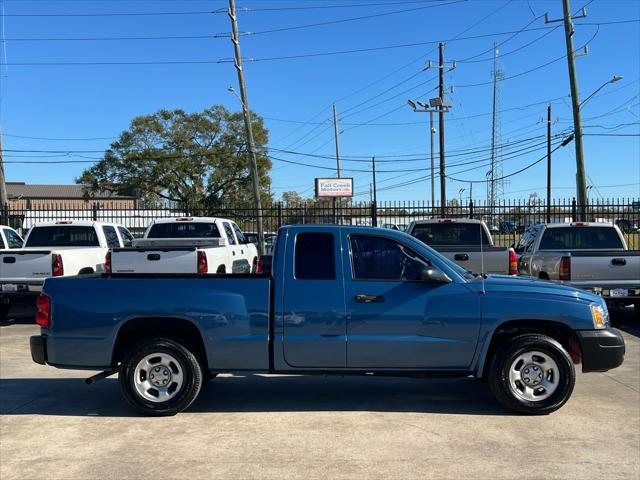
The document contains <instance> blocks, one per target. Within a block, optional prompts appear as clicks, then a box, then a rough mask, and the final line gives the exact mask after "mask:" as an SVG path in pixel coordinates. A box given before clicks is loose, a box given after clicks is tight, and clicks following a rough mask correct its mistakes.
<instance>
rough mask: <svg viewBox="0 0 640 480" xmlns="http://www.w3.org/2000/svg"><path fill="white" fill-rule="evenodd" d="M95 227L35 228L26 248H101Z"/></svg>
mask: <svg viewBox="0 0 640 480" xmlns="http://www.w3.org/2000/svg"><path fill="white" fill-rule="evenodd" d="M99 246H100V243H99V242H98V235H96V230H95V228H93V227H80V226H70V225H55V226H51V227H33V229H32V230H31V232H30V234H29V237H28V238H27V243H26V245H25V247H99Z"/></svg>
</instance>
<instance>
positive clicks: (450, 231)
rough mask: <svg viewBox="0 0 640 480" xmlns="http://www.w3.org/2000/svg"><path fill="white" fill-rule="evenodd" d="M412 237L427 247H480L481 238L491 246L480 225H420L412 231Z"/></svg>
mask: <svg viewBox="0 0 640 480" xmlns="http://www.w3.org/2000/svg"><path fill="white" fill-rule="evenodd" d="M411 235H413V236H414V237H416V238H417V239H418V240H421V241H422V242H424V243H426V244H427V245H439V246H456V245H480V239H481V238H482V243H483V244H484V245H490V242H489V239H488V238H487V234H486V233H485V231H484V228H483V227H482V225H481V224H479V223H444V222H442V223H418V224H416V225H414V227H413V229H412V230H411ZM481 235H482V237H481Z"/></svg>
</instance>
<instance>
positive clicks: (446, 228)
mask: <svg viewBox="0 0 640 480" xmlns="http://www.w3.org/2000/svg"><path fill="white" fill-rule="evenodd" d="M406 231H407V233H408V234H409V235H413V236H414V237H416V238H417V239H418V240H421V241H423V242H424V243H426V244H427V245H429V246H430V247H432V248H433V249H434V250H436V251H438V252H439V253H441V254H442V255H444V256H445V257H447V258H448V259H449V260H453V261H454V262H455V263H457V264H458V265H460V266H461V267H463V268H464V269H465V270H468V271H470V272H476V273H500V274H509V275H517V274H518V264H517V260H518V259H517V256H516V254H515V252H514V250H513V249H512V248H508V247H496V246H495V245H494V244H493V238H492V237H491V233H490V232H489V229H488V228H487V225H486V224H485V223H484V222H483V221H481V220H473V219H469V218H437V219H433V220H416V221H413V222H411V223H410V224H409V226H408V227H407V230H406Z"/></svg>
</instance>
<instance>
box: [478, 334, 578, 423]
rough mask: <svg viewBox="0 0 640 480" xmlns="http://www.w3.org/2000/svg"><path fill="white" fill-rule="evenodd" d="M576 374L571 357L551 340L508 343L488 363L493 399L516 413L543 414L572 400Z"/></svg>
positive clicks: (534, 338) (534, 336) (530, 338)
mask: <svg viewBox="0 0 640 480" xmlns="http://www.w3.org/2000/svg"><path fill="white" fill-rule="evenodd" d="M575 378H576V373H575V369H574V366H573V362H572V361H571V357H570V356H569V354H568V353H567V352H566V351H565V349H564V348H562V345H560V343H558V342H557V341H556V340H554V339H553V338H551V337H547V336H546V335H538V334H527V335H520V336H517V337H514V338H512V339H510V340H508V341H507V342H506V343H505V344H504V345H503V346H502V348H500V349H499V350H498V352H497V353H496V355H495V357H494V358H493V361H492V363H491V370H490V372H489V385H490V387H491V391H492V392H493V394H494V396H495V397H496V399H497V400H498V401H499V402H500V403H501V404H502V405H504V406H505V407H507V408H509V409H511V410H515V411H516V412H519V413H526V414H530V415H546V414H548V413H551V412H553V411H555V410H557V409H559V408H560V407H562V406H563V405H564V404H565V403H566V402H567V401H568V400H569V397H571V393H572V392H573V386H574V384H575Z"/></svg>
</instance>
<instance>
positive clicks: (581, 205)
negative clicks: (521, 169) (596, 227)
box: [545, 0, 587, 221]
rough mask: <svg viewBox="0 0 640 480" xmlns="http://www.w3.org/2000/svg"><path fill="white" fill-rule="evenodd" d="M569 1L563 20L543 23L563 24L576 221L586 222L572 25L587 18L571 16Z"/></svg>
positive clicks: (563, 3) (584, 177) (580, 127)
mask: <svg viewBox="0 0 640 480" xmlns="http://www.w3.org/2000/svg"><path fill="white" fill-rule="evenodd" d="M570 8H571V7H570V6H569V0H562V10H563V19H562V20H549V19H548V17H547V15H546V14H545V23H552V22H564V37H565V43H566V47H567V65H568V67H569V85H570V87H571V106H572V108H573V133H574V135H575V145H576V197H577V201H578V202H577V203H578V212H577V213H578V220H581V221H584V220H586V202H587V179H586V174H585V169H584V151H583V148H582V121H581V119H580V96H579V94H578V79H577V74H576V65H575V57H576V55H575V54H574V52H573V32H574V30H573V23H572V20H573V19H576V18H584V17H586V16H587V12H586V11H585V9H584V8H583V9H582V13H581V14H580V15H576V16H574V17H572V16H571V9H570Z"/></svg>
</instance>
